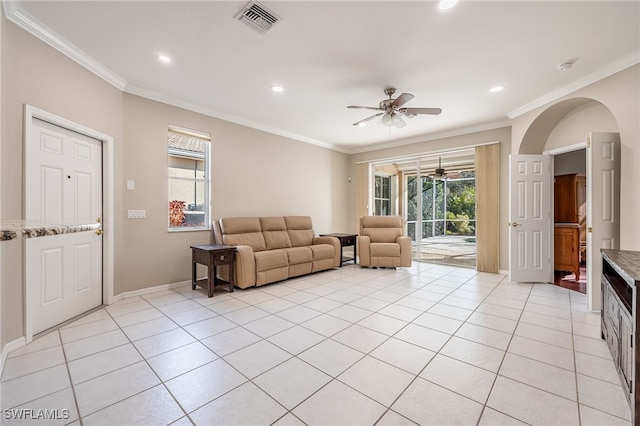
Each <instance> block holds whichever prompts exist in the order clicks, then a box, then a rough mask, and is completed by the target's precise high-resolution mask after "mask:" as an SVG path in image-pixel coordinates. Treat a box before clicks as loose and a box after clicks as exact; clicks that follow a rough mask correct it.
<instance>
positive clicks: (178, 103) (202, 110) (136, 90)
mask: <svg viewBox="0 0 640 426" xmlns="http://www.w3.org/2000/svg"><path fill="white" fill-rule="evenodd" d="M124 92H125V93H129V94H131V95H136V96H140V97H142V98H146V99H151V100H153V101H156V102H161V103H163V104H167V105H171V106H175V107H178V108H182V109H186V110H188V111H193V112H197V113H199V114H204V115H207V116H209V117H213V118H218V119H220V120H224V121H228V122H231V123H234V124H239V125H241V126H245V127H249V128H252V129H256V130H260V131H263V132H267V133H271V134H274V135H278V136H283V137H285V138H289V139H294V140H296V141H300V142H304V143H308V144H311V145H316V146H319V147H321V148H326V149H330V150H333V151H338V152H341V153H343V154H348V152H346V151H345V150H344V149H342V148H340V147H338V146H335V145H332V144H328V143H326V142H322V141H318V140H316V139H313V138H308V137H305V136H301V135H298V134H295V133H291V132H286V131H284V130H282V129H277V128H273V127H269V126H265V125H264V124H261V123H256V122H254V121H251V120H247V119H244V118H240V117H236V116H234V115H229V114H225V113H222V112H220V111H216V110H213V109H210V108H207V107H204V106H202V105H197V104H193V103H190V102H186V101H184V100H182V99H177V98H174V97H171V96H167V95H164V94H162V93H158V92H155V91H153V90H148V89H144V88H142V87H138V86H135V85H133V84H127V86H126V88H125V89H124Z"/></svg>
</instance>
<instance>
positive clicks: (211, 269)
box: [207, 254, 216, 297]
mask: <svg viewBox="0 0 640 426" xmlns="http://www.w3.org/2000/svg"><path fill="white" fill-rule="evenodd" d="M207 273H208V277H207V296H209V297H213V292H214V290H215V288H214V287H215V285H216V282H215V277H216V267H215V266H214V264H213V254H211V255H210V257H209V265H208V266H207Z"/></svg>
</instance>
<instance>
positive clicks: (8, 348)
mask: <svg viewBox="0 0 640 426" xmlns="http://www.w3.org/2000/svg"><path fill="white" fill-rule="evenodd" d="M26 344H27V339H25V337H24V336H22V337H19V338H17V339H16V340H12V341H11V342H7V344H5V345H4V346H3V347H2V363H1V365H0V375H1V373H2V371H4V363H5V362H6V360H7V357H8V356H9V353H10V352H13V351H15V350H16V349H20V348H21V347H23V346H25V345H26Z"/></svg>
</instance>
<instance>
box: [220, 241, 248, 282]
mask: <svg viewBox="0 0 640 426" xmlns="http://www.w3.org/2000/svg"><path fill="white" fill-rule="evenodd" d="M235 247H236V257H235V262H234V264H233V266H234V275H235V277H234V278H235V283H234V284H235V286H236V287H238V288H247V287H253V286H255V285H256V260H255V258H254V256H253V249H252V248H251V247H250V246H245V245H240V246H235ZM218 270H219V273H218V275H219V276H220V278H222V279H223V280H227V281H228V280H229V267H228V266H226V265H223V266H220V267H219V268H218Z"/></svg>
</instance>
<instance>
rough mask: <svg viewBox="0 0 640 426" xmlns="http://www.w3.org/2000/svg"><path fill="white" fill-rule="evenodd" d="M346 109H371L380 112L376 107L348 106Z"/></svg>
mask: <svg viewBox="0 0 640 426" xmlns="http://www.w3.org/2000/svg"><path fill="white" fill-rule="evenodd" d="M347 108H358V109H372V110H374V111H382V109H380V108H378V107H369V106H359V105H349V106H348V107H347Z"/></svg>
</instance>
